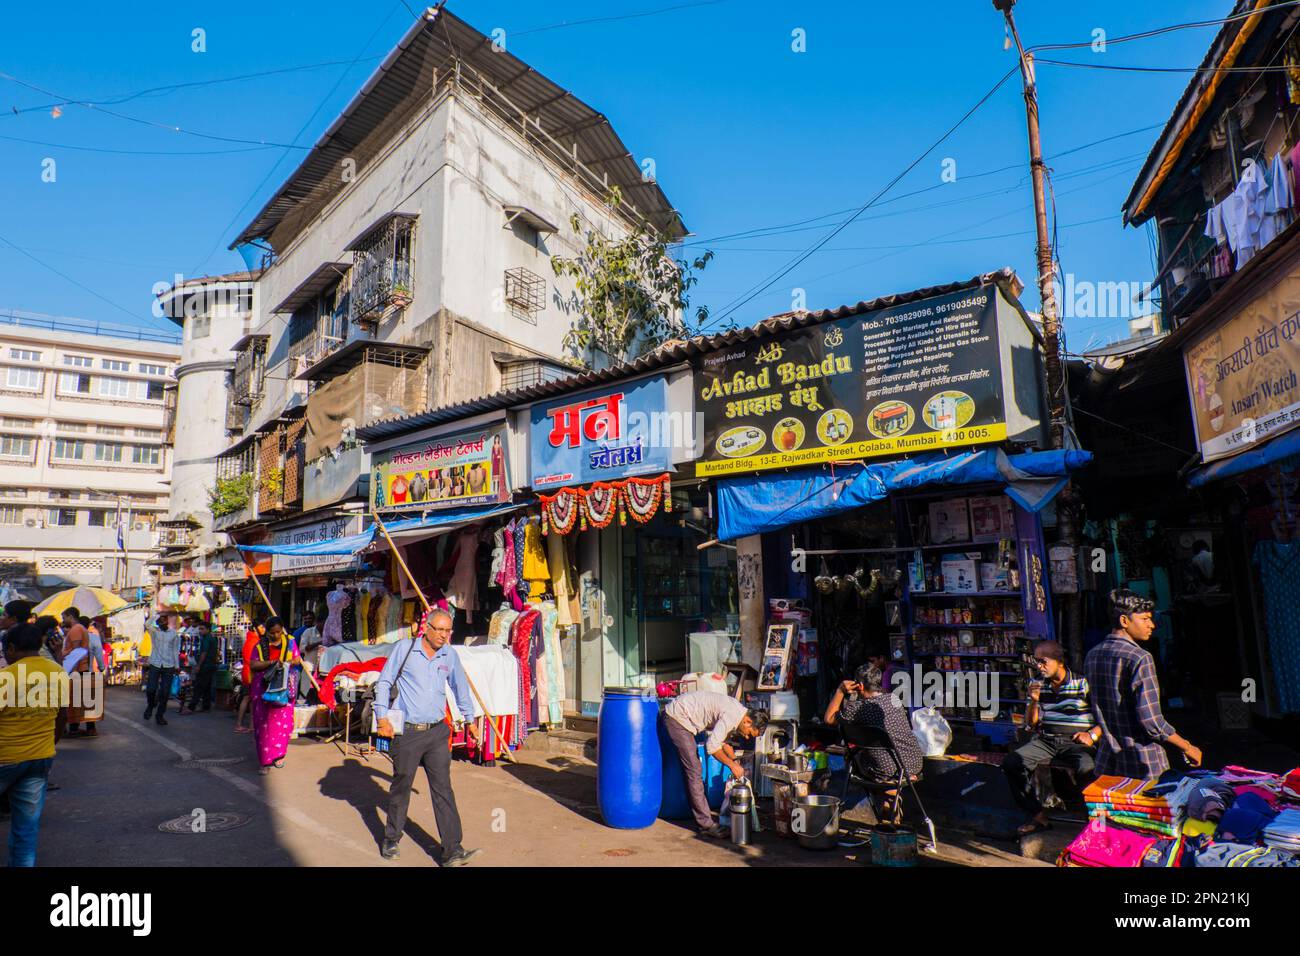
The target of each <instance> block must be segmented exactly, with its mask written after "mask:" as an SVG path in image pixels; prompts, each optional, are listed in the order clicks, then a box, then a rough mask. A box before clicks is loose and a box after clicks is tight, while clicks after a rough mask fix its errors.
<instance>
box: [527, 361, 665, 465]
mask: <svg viewBox="0 0 1300 956" xmlns="http://www.w3.org/2000/svg"><path fill="white" fill-rule="evenodd" d="M667 403H668V388H667V384H666V383H665V380H664V377H663V376H662V375H654V376H651V377H650V378H643V379H640V380H638V381H635V382H621V383H619V384H618V385H612V386H609V387H608V388H606V389H602V390H600V391H592V392H582V393H580V394H577V395H565V396H564V397H563V398H559V399H555V400H553V401H550V402H539V403H538V404H537V405H534V406H533V413H532V420H531V424H530V428H529V443H528V444H529V449H530V459H531V462H530V463H531V465H532V481H531V482H530V484H531V486H532V487H533V488H534V489H541V488H559V487H562V486H564V485H578V484H587V483H590V482H593V481H610V480H612V479H615V478H629V477H632V476H633V475H645V474H650V473H658V472H665V471H669V470H671V468H672V449H673V447H674V445H675V444H676V435H675V429H674V427H673V425H674V419H673V417H672V416H671V415H669V414H668V412H667ZM677 424H680V425H681V426H682V427H683V428H684V427H685V426H686V425H687V424H689V423H685V422H682V423H677Z"/></svg>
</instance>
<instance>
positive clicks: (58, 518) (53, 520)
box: [50, 508, 77, 527]
mask: <svg viewBox="0 0 1300 956" xmlns="http://www.w3.org/2000/svg"><path fill="white" fill-rule="evenodd" d="M76 523H77V509H76V508H51V509H50V524H52V525H58V526H59V527H73V526H75V525H76Z"/></svg>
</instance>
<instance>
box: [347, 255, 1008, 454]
mask: <svg viewBox="0 0 1300 956" xmlns="http://www.w3.org/2000/svg"><path fill="white" fill-rule="evenodd" d="M993 283H1006V284H1007V285H1008V286H1013V287H1014V286H1018V285H1019V283H1020V279H1019V278H1018V277H1017V276H1016V274H1015V272H1014V270H1012V269H1010V268H1002V269H999V270H998V271H997V272H986V273H984V274H983V275H977V276H973V277H971V278H970V279H966V280H964V281H961V282H949V283H947V284H946V285H937V286H929V287H927V288H924V289H914V290H913V291H911V292H899V293H895V294H893V295H886V296H880V297H879V298H875V299H869V300H865V301H862V302H858V303H857V304H856V305H841V306H838V307H837V308H834V309H822V310H820V311H818V312H787V313H783V314H780V315H774V316H771V317H769V318H767V319H764V320H763V321H762V322H759V323H758V324H757V325H752V326H748V327H746V328H743V329H733V330H732V331H730V332H722V333H719V334H718V335H703V336H696V337H695V338H692V339H686V340H680V339H679V340H676V341H674V342H669V343H666V344H664V345H662V346H660V347H659V348H657V349H655V350H654V351H653V352H650V353H648V354H646V355H643V356H641V357H640V358H638V359H633V360H632V361H630V362H622V363H620V364H618V365H613V366H610V367H609V368H606V369H602V370H600V371H587V372H579V373H578V374H576V375H569V376H566V377H565V378H561V379H557V380H555V381H553V382H545V383H543V384H540V385H530V386H528V387H527V388H516V389H510V390H507V391H501V392H496V393H494V394H492V395H488V396H485V397H483V398H476V399H472V400H470V401H467V402H459V403H457V404H454V405H443V406H442V407H440V408H434V409H430V410H429V411H425V412H417V413H416V414H414V415H407V416H404V417H401V418H386V419H382V420H380V421H377V422H372V423H371V424H369V425H366V426H364V427H362V428H358V429H357V437H358V438H360V439H361V440H362V441H363V442H377V441H381V440H383V439H386V438H391V437H393V436H395V435H401V434H404V433H406V432H411V431H416V430H418V429H421V428H429V427H431V426H433V425H441V424H445V423H447V422H454V421H458V420H460V419H462V418H469V417H470V416H472V415H480V414H483V413H484V412H493V411H500V410H501V409H504V408H510V407H512V406H517V405H525V404H528V403H530V402H535V401H537V400H538V399H541V398H548V397H550V396H552V395H561V394H564V393H565V392H577V391H581V390H582V389H585V388H590V387H592V386H595V385H599V384H601V383H603V382H610V381H617V380H618V379H625V378H633V377H635V376H637V375H642V374H645V373H647V372H653V371H657V370H659V369H664V368H669V367H671V366H673V365H678V364H681V363H682V362H685V361H686V360H688V359H690V358H693V357H694V356H697V355H705V354H707V353H710V352H716V351H717V350H719V349H725V348H727V347H728V346H731V345H735V344H737V343H740V342H748V341H749V340H751V339H756V338H763V337H765V336H770V335H775V334H776V333H778V332H788V331H790V330H792V329H801V328H804V327H806V326H809V325H816V324H818V323H819V322H829V321H831V320H833V319H844V318H848V317H849V316H851V315H861V314H862V313H864V312H875V311H876V310H878V309H887V308H889V307H890V306H895V305H906V304H907V303H909V302H916V301H917V300H919V299H929V298H933V297H934V296H939V295H947V294H949V293H952V292H960V291H961V290H963V289H973V288H976V287H978V286H984V285H991V284H993ZM1008 292H1010V289H1008Z"/></svg>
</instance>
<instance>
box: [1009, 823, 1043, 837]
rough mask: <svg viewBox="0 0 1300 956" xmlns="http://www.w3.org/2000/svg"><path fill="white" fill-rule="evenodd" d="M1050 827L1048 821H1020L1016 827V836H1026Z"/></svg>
mask: <svg viewBox="0 0 1300 956" xmlns="http://www.w3.org/2000/svg"><path fill="white" fill-rule="evenodd" d="M1050 829H1052V825H1051V824H1050V823H1039V822H1038V821H1037V820H1030V821H1029V822H1028V823H1022V824H1021V825H1020V826H1018V827H1016V836H1020V837H1027V836H1030V835H1031V834H1034V833H1042V832H1043V831H1044V830H1050Z"/></svg>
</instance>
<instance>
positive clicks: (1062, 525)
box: [993, 0, 1083, 667]
mask: <svg viewBox="0 0 1300 956" xmlns="http://www.w3.org/2000/svg"><path fill="white" fill-rule="evenodd" d="M1015 5H1016V0H993V6H994V8H996V9H997V10H999V11H1000V12H1001V13H1002V16H1003V17H1004V18H1005V19H1006V21H1007V32H1008V34H1010V36H1011V39H1012V40H1013V41H1014V42H1015V44H1016V53H1017V55H1018V56H1019V57H1020V80H1021V83H1022V84H1023V86H1024V90H1025V120H1026V125H1027V126H1028V128H1029V172H1030V176H1031V178H1032V180H1033V186H1034V225H1035V227H1036V230H1037V234H1038V248H1037V254H1038V297H1039V299H1040V301H1041V306H1040V308H1041V310H1042V315H1043V364H1044V365H1045V366H1046V369H1047V409H1048V415H1049V416H1050V429H1051V437H1052V447H1053V448H1064V447H1066V443H1065V434H1066V422H1067V420H1068V419H1067V409H1066V394H1067V393H1066V387H1065V366H1064V364H1063V363H1062V361H1061V317H1060V314H1059V313H1058V312H1057V306H1056V290H1055V288H1054V286H1053V284H1052V280H1053V278H1054V277H1055V274H1056V269H1055V266H1054V263H1053V257H1052V240H1051V236H1050V235H1049V234H1048V231H1047V196H1046V181H1047V166H1046V164H1045V163H1044V162H1043V143H1042V140H1041V139H1040V137H1039V130H1038V88H1037V84H1036V82H1035V79H1034V57H1033V54H1032V53H1026V52H1025V48H1024V46H1023V45H1022V44H1021V42H1020V34H1019V33H1018V32H1017V31H1016V19H1015V15H1014V14H1013V13H1012V9H1013V8H1014V7H1015ZM1056 500H1057V505H1056V516H1057V518H1056V521H1057V524H1056V530H1057V534H1058V536H1059V538H1060V543H1061V544H1062V545H1066V546H1068V547H1069V548H1070V551H1071V553H1072V554H1073V555H1074V556H1075V560H1076V561H1077V560H1078V551H1079V538H1078V531H1077V529H1076V528H1075V522H1074V493H1073V488H1072V486H1071V484H1069V483H1068V482H1067V484H1066V486H1065V488H1063V489H1062V490H1061V493H1060V496H1059V497H1058V498H1057V499H1056ZM1060 597H1061V598H1062V599H1063V600H1062V601H1061V604H1062V606H1063V608H1064V611H1065V635H1064V636H1065V638H1066V640H1065V645H1066V650H1067V651H1068V652H1069V655H1070V662H1071V664H1072V665H1074V666H1075V667H1078V666H1080V665H1081V664H1082V663H1083V619H1082V616H1081V614H1080V601H1079V594H1078V591H1077V590H1076V591H1075V592H1074V593H1072V594H1063V595H1060Z"/></svg>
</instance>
